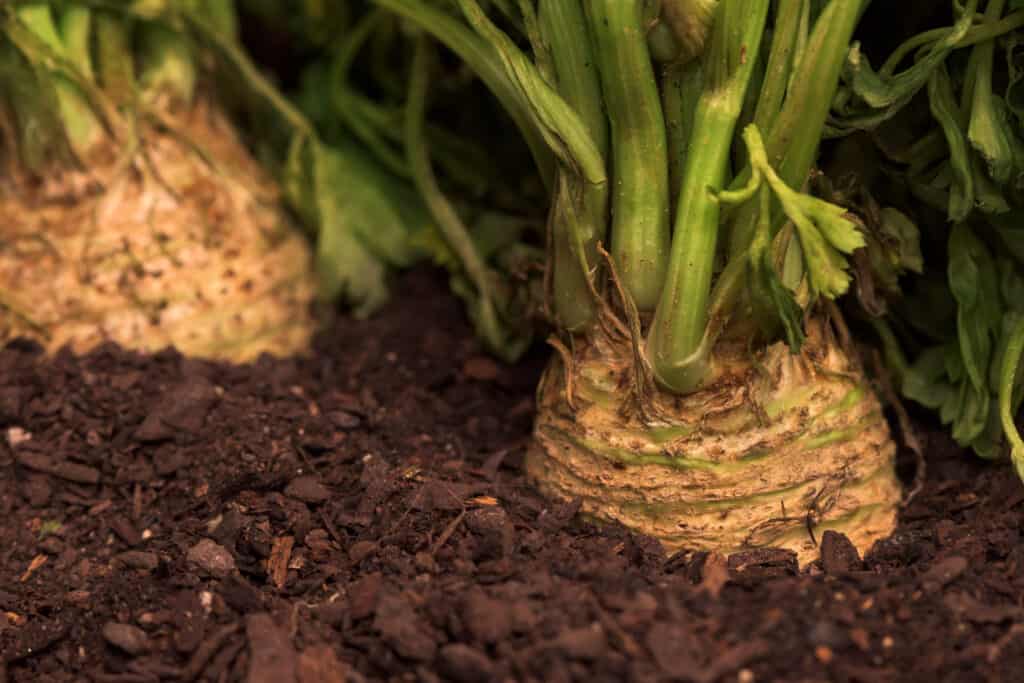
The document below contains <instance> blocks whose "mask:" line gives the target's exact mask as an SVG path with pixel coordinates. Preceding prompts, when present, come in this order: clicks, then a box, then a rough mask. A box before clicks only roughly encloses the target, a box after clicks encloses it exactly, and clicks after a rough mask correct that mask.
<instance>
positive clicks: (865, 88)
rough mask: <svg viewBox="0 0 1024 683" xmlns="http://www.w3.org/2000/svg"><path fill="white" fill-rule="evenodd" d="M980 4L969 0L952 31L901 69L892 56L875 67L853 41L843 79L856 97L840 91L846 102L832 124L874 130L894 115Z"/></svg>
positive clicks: (967, 26)
mask: <svg viewBox="0 0 1024 683" xmlns="http://www.w3.org/2000/svg"><path fill="white" fill-rule="evenodd" d="M977 7H978V0H968V2H967V6H966V8H965V9H964V12H963V14H962V15H961V16H960V18H959V19H958V20H957V22H956V23H955V24H954V25H953V26H952V27H951V28H950V29H949V31H948V32H945V33H943V34H941V36H940V37H938V38H937V39H936V40H934V41H932V42H931V43H929V44H928V46H927V49H925V48H922V49H921V50H920V51H919V55H918V57H917V59H915V61H914V63H913V65H911V66H909V67H908V68H907V69H906V70H904V71H901V72H899V73H893V71H894V70H895V67H896V66H897V65H896V64H892V63H891V61H893V60H890V63H887V64H886V66H885V67H883V68H882V70H881V71H879V72H876V71H874V70H873V69H872V68H871V64H870V63H868V60H867V57H866V56H865V55H864V54H863V52H861V50H860V47H859V45H857V44H854V46H853V47H852V48H851V49H850V53H849V55H848V57H847V62H846V68H845V70H844V72H843V79H844V81H845V82H846V84H847V87H848V88H849V91H850V92H852V94H853V95H855V97H850V93H849V92H848V93H840V97H839V98H838V99H837V102H840V103H843V104H841V106H839V107H837V109H836V112H835V113H834V115H833V121H832V125H833V127H834V128H836V129H838V130H839V131H841V132H849V131H852V130H858V129H859V130H871V129H873V128H875V127H877V126H878V125H879V124H880V123H882V122H883V121H885V120H888V119H889V118H892V117H893V116H895V115H896V114H897V113H898V112H899V111H900V110H901V109H903V107H905V106H906V105H907V103H909V102H910V101H911V100H912V99H913V97H914V95H916V94H917V93H918V91H920V90H921V88H923V87H924V86H925V84H926V83H928V81H929V79H930V78H931V77H932V75H933V72H934V71H935V70H936V69H937V68H939V66H940V65H942V64H943V63H944V62H945V61H946V57H948V56H949V53H950V52H952V50H953V49H954V48H955V47H956V46H957V44H958V43H959V42H960V41H961V40H962V39H963V38H964V36H965V35H967V31H968V30H970V28H971V25H972V23H973V21H974V15H975V12H976V10H977ZM914 41H915V38H911V39H909V40H908V41H907V45H911V44H914ZM897 53H899V54H905V53H904V50H903V46H901V48H899V49H897ZM844 100H845V102H844Z"/></svg>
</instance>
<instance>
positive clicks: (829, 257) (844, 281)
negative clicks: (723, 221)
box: [740, 125, 866, 299]
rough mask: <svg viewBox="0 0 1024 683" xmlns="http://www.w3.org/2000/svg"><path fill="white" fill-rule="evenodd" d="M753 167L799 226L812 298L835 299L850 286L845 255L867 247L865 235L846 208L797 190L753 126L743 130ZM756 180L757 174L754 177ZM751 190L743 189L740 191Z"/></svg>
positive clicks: (797, 229)
mask: <svg viewBox="0 0 1024 683" xmlns="http://www.w3.org/2000/svg"><path fill="white" fill-rule="evenodd" d="M743 139H744V140H745V141H746V143H747V149H748V151H749V153H750V164H751V166H752V167H753V168H754V169H755V170H756V171H757V172H758V173H759V174H761V175H762V176H763V177H764V181H765V182H767V183H768V185H769V186H770V187H771V189H772V192H773V193H774V194H775V196H776V197H777V198H778V200H779V203H780V204H781V205H782V211H783V213H785V214H786V217H787V218H789V220H791V221H792V222H793V224H794V225H795V226H796V231H797V235H798V236H799V238H800V246H801V247H802V249H803V255H804V263H805V271H806V273H807V279H808V283H809V284H810V287H811V295H812V298H817V297H819V296H824V297H826V298H829V299H835V298H836V297H838V296H840V295H842V294H843V293H845V292H846V290H847V289H848V288H849V286H850V274H849V272H848V269H849V264H848V263H847V261H846V258H845V257H844V256H843V254H849V253H852V252H853V251H854V250H855V249H859V248H860V247H863V246H865V244H866V242H865V241H864V235H863V234H861V232H860V231H859V230H857V226H856V224H855V223H854V222H853V221H851V220H849V219H848V218H846V213H847V212H846V209H844V208H843V207H841V206H837V205H835V204H831V203H829V202H826V201H824V200H823V199H818V198H817V197H813V196H811V195H808V194H803V193H800V192H797V191H796V190H794V189H792V188H790V187H789V186H788V185H786V184H785V183H784V182H783V181H782V179H781V178H780V177H779V175H778V174H777V173H776V172H775V170H774V169H773V168H772V167H771V165H770V164H769V163H768V155H767V153H766V151H765V148H764V143H763V141H762V140H761V135H760V133H759V132H758V130H757V128H756V127H755V126H753V125H750V126H747V128H746V129H745V130H744V131H743ZM751 180H752V182H754V181H756V180H757V179H756V177H755V178H752V179H751ZM746 192H748V190H747V189H745V190H741V191H740V194H741V195H742V194H744V193H746Z"/></svg>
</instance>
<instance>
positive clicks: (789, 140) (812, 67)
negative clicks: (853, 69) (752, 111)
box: [729, 0, 865, 259]
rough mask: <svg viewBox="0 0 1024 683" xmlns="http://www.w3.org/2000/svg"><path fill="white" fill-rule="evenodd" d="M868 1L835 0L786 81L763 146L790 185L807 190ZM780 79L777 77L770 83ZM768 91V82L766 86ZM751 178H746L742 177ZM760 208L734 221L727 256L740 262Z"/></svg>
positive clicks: (749, 209) (742, 211)
mask: <svg viewBox="0 0 1024 683" xmlns="http://www.w3.org/2000/svg"><path fill="white" fill-rule="evenodd" d="M864 4H865V0H832V2H830V3H829V4H828V6H827V7H826V8H825V9H824V10H823V11H822V13H821V15H820V16H819V17H818V21H817V23H816V24H815V26H814V30H813V31H812V32H811V37H810V40H809V41H808V43H807V46H806V48H805V49H804V50H803V51H802V54H803V57H802V58H801V59H800V60H799V62H798V63H797V64H796V66H795V70H794V71H793V73H792V74H791V75H790V76H789V77H788V78H786V80H787V82H788V86H789V87H788V91H787V92H786V98H785V102H784V103H783V105H782V110H781V111H780V112H779V114H778V116H777V117H776V118H775V125H774V126H772V128H771V129H770V133H769V134H768V135H767V136H766V140H765V146H766V148H767V150H768V159H769V163H770V164H771V166H772V167H773V168H775V169H777V171H778V174H779V177H781V178H782V180H783V182H784V183H785V184H786V185H788V186H789V187H796V188H800V187H803V185H804V182H805V181H806V179H807V174H808V173H809V172H810V170H811V165H812V164H813V163H814V159H815V156H816V154H817V151H818V143H819V142H820V140H821V134H822V131H823V130H824V126H825V121H826V119H827V117H828V112H829V109H830V108H831V106H832V99H833V97H834V96H835V91H836V88H837V87H838V85H839V75H840V73H841V71H842V68H843V63H844V61H845V59H846V54H847V52H848V50H849V45H850V38H851V37H852V36H853V30H854V28H856V26H857V20H858V19H859V17H860V14H861V10H862V9H863V6H864ZM776 78H778V79H782V78H784V76H783V75H782V74H779V73H774V74H771V75H770V79H769V80H773V79H776ZM766 87H768V86H767V84H766ZM746 177H749V176H747V175H746V174H744V176H743V178H746ZM757 212H758V209H757V207H756V206H751V205H749V204H748V205H747V206H745V207H742V208H741V209H740V210H739V211H738V213H737V217H736V220H735V223H734V227H733V230H732V235H731V243H730V250H729V257H730V259H732V258H742V257H743V255H744V254H745V253H746V251H747V247H748V245H749V244H750V241H751V239H752V238H753V234H754V230H755V229H756V226H757V220H758V217H757Z"/></svg>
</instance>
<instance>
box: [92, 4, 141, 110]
mask: <svg viewBox="0 0 1024 683" xmlns="http://www.w3.org/2000/svg"><path fill="white" fill-rule="evenodd" d="M131 33H132V29H131V24H130V23H129V22H128V19H127V18H126V17H125V16H124V15H121V14H115V13H113V12H98V13H97V14H96V67H97V71H98V72H99V78H100V83H101V84H102V86H103V90H104V91H106V92H107V93H108V94H109V95H110V97H111V99H113V101H114V102H116V103H117V104H118V105H121V106H126V105H128V104H130V103H131V102H132V100H133V99H134V98H135V55H134V53H133V51H132V35H131ZM141 42H142V45H143V49H146V50H150V49H152V47H153V46H152V44H151V40H150V39H149V37H148V36H146V37H144V38H143V40H142V41H141Z"/></svg>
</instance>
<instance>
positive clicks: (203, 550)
mask: <svg viewBox="0 0 1024 683" xmlns="http://www.w3.org/2000/svg"><path fill="white" fill-rule="evenodd" d="M187 559H188V561H189V562H191V563H192V564H194V565H196V566H197V567H199V568H200V569H202V570H204V571H205V572H207V573H208V574H211V575H213V576H226V575H228V574H230V573H231V572H233V571H234V570H235V558H234V557H232V556H231V553H229V552H228V551H227V549H226V548H225V547H224V546H222V545H219V544H217V543H215V542H213V541H211V540H210V539H208V538H204V539H203V540H201V541H199V542H198V543H196V544H195V545H194V546H192V547H191V548H189V551H188V555H187Z"/></svg>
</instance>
